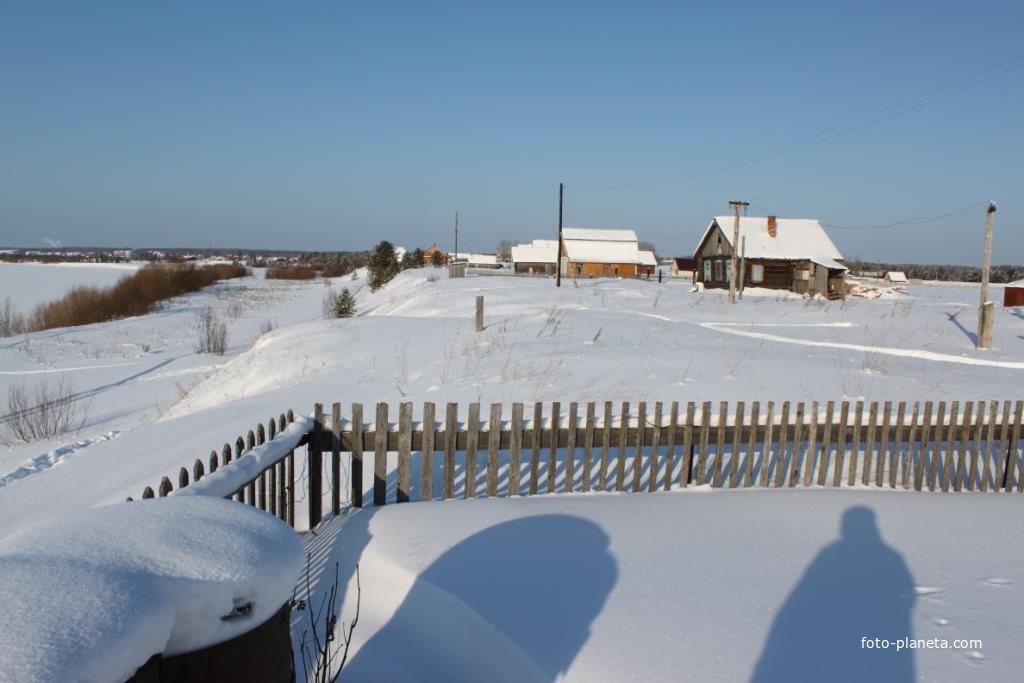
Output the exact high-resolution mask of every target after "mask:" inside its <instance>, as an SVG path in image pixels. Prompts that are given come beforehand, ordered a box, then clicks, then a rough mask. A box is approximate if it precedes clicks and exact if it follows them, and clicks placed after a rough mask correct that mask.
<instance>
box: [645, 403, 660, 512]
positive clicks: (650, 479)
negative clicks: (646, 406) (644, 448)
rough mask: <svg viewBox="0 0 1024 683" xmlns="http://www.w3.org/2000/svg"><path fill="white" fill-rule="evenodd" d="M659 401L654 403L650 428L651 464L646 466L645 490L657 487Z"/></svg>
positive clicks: (652, 490)
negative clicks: (651, 426) (652, 422)
mask: <svg viewBox="0 0 1024 683" xmlns="http://www.w3.org/2000/svg"><path fill="white" fill-rule="evenodd" d="M661 417H662V416H661V401H658V402H657V403H655V404H654V429H653V430H651V458H650V460H651V464H650V465H649V466H648V468H647V492H648V493H654V491H655V490H657V488H658V459H659V455H660V454H661V453H660V451H661Z"/></svg>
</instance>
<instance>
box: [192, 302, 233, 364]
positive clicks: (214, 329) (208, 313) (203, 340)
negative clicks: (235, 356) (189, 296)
mask: <svg viewBox="0 0 1024 683" xmlns="http://www.w3.org/2000/svg"><path fill="white" fill-rule="evenodd" d="M195 330H196V346H195V348H196V353H212V354H213V355H215V356H223V355H224V352H225V351H227V350H228V326H227V325H226V324H224V322H223V321H222V320H221V319H220V318H218V317H217V314H216V312H214V310H213V307H211V306H205V307H203V309H202V310H200V311H199V312H198V313H197V314H196V322H195Z"/></svg>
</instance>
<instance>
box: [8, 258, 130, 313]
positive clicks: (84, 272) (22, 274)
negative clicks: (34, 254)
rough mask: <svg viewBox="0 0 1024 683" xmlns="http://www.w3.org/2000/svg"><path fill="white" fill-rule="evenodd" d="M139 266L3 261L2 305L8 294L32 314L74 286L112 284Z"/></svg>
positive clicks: (104, 285)
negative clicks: (41, 305) (38, 307)
mask: <svg viewBox="0 0 1024 683" xmlns="http://www.w3.org/2000/svg"><path fill="white" fill-rule="evenodd" d="M140 267H141V265H140V264H138V263H31V262H28V263H6V262H0V283H2V285H0V304H2V303H3V300H4V298H5V297H8V296H9V297H11V303H12V304H13V305H14V306H15V308H17V309H18V310H19V311H20V312H22V313H31V312H32V309H34V308H35V307H36V306H37V305H39V304H43V303H47V302H49V301H53V300H54V299H59V298H60V297H62V296H63V295H64V294H66V293H67V291H68V290H69V289H71V288H72V287H79V286H89V287H109V286H110V285H112V284H114V283H115V282H117V281H118V280H120V279H121V278H122V277H124V276H125V275H130V274H131V273H134V272H135V271H136V270H138V269H139V268H140Z"/></svg>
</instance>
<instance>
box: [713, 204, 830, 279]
mask: <svg viewBox="0 0 1024 683" xmlns="http://www.w3.org/2000/svg"><path fill="white" fill-rule="evenodd" d="M735 220H736V218H735V216H715V217H714V218H713V219H711V223H710V224H709V225H708V227H707V229H706V230H705V231H704V234H703V235H701V238H700V241H699V242H697V247H696V248H695V249H694V255H696V254H697V252H698V251H699V250H700V247H701V245H702V244H703V243H704V240H705V239H707V237H708V235H710V234H711V231H712V230H714V228H715V226H716V225H718V226H720V227H721V228H722V234H723V235H724V236H725V240H726V242H728V243H729V244H730V245H732V234H733V222H734V221H735ZM775 226H776V227H775V237H772V236H771V235H769V234H768V218H767V217H766V216H741V217H740V240H741V241H742V240H743V238H746V240H747V251H746V256H747V258H763V259H786V260H792V259H808V260H810V261H814V262H815V263H819V264H821V265H823V266H825V267H827V268H845V266H843V265H842V264H841V263H837V261H839V260H842V258H843V255H842V254H841V253H839V250H838V249H837V248H836V245H835V244H833V243H832V240H831V239H829V236H828V234H826V232H825V229H824V228H822V227H821V223H819V222H818V221H817V220H815V219H813V218H776V219H775Z"/></svg>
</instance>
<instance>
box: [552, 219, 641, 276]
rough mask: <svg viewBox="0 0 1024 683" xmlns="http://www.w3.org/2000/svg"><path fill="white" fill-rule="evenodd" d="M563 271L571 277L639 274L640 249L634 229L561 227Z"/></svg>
mask: <svg viewBox="0 0 1024 683" xmlns="http://www.w3.org/2000/svg"><path fill="white" fill-rule="evenodd" d="M562 245H563V250H564V251H563V253H562V257H563V264H564V265H563V271H562V274H563V275H566V276H568V277H636V276H637V275H638V274H639V273H640V264H641V261H640V249H639V247H638V245H637V239H636V233H635V232H633V231H632V230H599V229H596V228H562Z"/></svg>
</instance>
